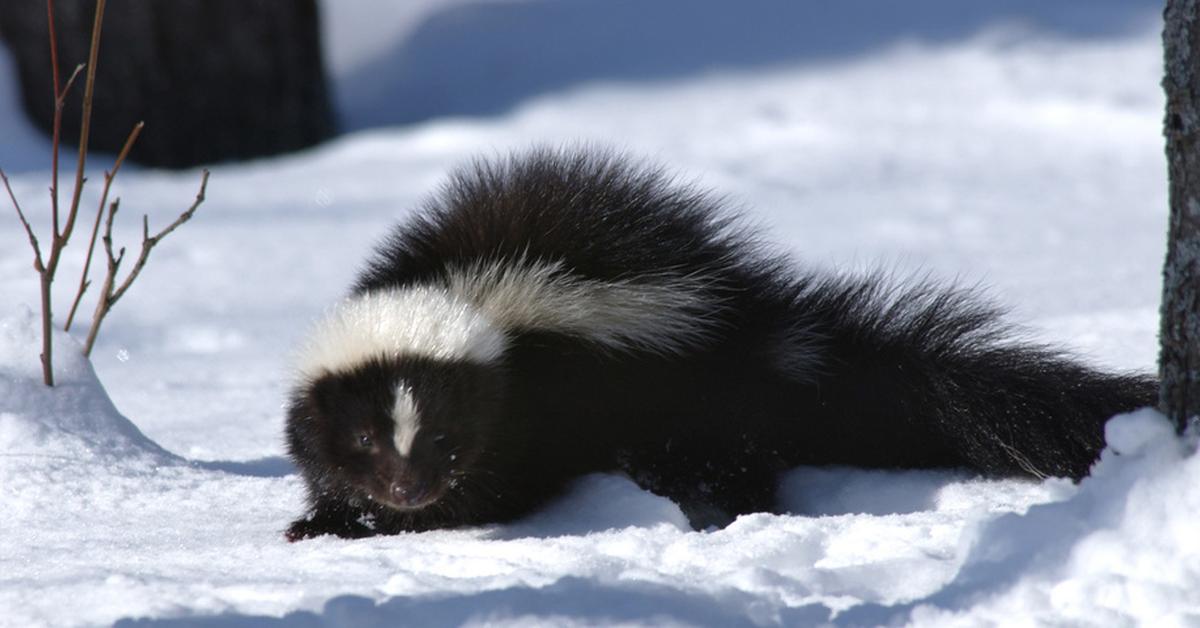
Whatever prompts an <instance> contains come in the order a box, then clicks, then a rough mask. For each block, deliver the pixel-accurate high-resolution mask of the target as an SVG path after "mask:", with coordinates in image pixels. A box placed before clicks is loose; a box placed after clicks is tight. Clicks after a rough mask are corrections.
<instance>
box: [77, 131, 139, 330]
mask: <svg viewBox="0 0 1200 628" xmlns="http://www.w3.org/2000/svg"><path fill="white" fill-rule="evenodd" d="M144 126H146V124H145V123H144V122H138V123H137V124H136V125H134V127H133V130H132V131H130V132H129V137H128V138H126V139H125V145H124V146H123V147H121V152H120V153H118V154H117V161H116V163H115V164H113V169H112V171H111V172H105V173H104V191H103V192H102V193H101V194H100V205H99V206H97V207H96V222H95V224H94V225H92V239H91V240H90V241H89V242H88V248H87V258H86V259H85V260H84V262H83V273H82V274H80V276H79V291H78V292H76V293H75V301H74V302H73V303H71V311H70V312H69V313H68V314H67V322H66V324H65V325H63V330H64V331H70V330H71V322H72V321H73V320H75V311H76V310H77V309H79V302H80V301H82V300H83V293H85V292H87V289H88V286H90V285H91V283H92V282H91V281H89V280H88V278H87V276H88V270H90V269H91V266H92V253H93V252H94V251H95V250H96V234H97V233H98V232H99V231H100V219H101V217H103V216H104V206H105V204H107V203H108V192H109V189H110V188H111V187H112V182H113V179H115V178H116V177H117V172H118V171H120V170H121V164H122V163H124V162H125V157H126V156H127V155H128V154H129V150H130V149H131V148H133V143H134V142H136V141H137V138H138V135H139V134H141V132H142V127H144Z"/></svg>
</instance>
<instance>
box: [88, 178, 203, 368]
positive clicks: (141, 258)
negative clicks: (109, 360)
mask: <svg viewBox="0 0 1200 628" xmlns="http://www.w3.org/2000/svg"><path fill="white" fill-rule="evenodd" d="M207 188H208V170H205V171H204V172H203V173H202V174H201V176H200V190H199V191H198V192H197V193H196V200H194V201H192V204H191V206H190V207H188V208H187V210H186V211H184V212H183V213H182V214H180V215H179V217H178V218H176V219H175V221H174V222H172V223H171V224H169V225H167V226H166V228H164V229H163V230H162V231H159V232H158V233H156V234H154V235H153V236H152V235H150V218H149V217H148V216H144V215H143V216H142V249H141V251H140V252H139V253H138V258H137V260H136V261H135V262H134V263H133V268H131V269H130V271H129V275H128V276H126V277H125V280H124V281H122V282H121V285H120V286H118V287H117V288H115V289H114V288H113V286H114V285H115V284H116V277H117V269H118V268H119V267H120V265H121V261H122V260H123V259H124V258H125V249H124V248H122V249H121V250H120V252H119V253H118V254H117V255H116V256H114V255H113V250H112V223H113V217H114V216H115V215H116V213H117V203H118V201H113V204H112V206H111V207H110V209H109V212H108V220H107V221H106V222H105V225H104V237H103V243H104V252H105V255H106V256H107V257H108V272H107V273H106V275H105V277H104V287H103V288H102V289H101V291H100V296H99V299H98V300H97V301H96V311H95V313H94V314H93V315H92V328H91V329H90V330H89V331H88V337H87V341H86V342H85V343H84V345H83V354H84V355H85V356H86V355H91V353H92V346H93V345H94V344H95V342H96V336H97V335H98V334H99V333H100V324H101V323H103V322H104V317H105V316H106V315H108V312H109V310H111V309H112V307H113V305H115V304H116V303H117V301H118V300H120V298H121V297H122V296H124V295H125V292H126V291H127V290H129V286H131V285H133V281H134V280H135V279H137V277H138V274H140V273H141V272H142V268H143V267H144V266H145V265H146V260H148V259H149V258H150V251H151V250H153V249H154V245H156V244H158V243H159V242H160V241H161V240H162V239H163V238H165V237H167V235H168V234H170V233H171V232H172V231H174V230H175V229H176V228H178V227H179V225H182V224H183V223H185V222H187V221H188V220H190V219H191V218H192V215H193V214H195V213H196V210H197V209H198V208H199V207H200V204H201V203H203V202H204V193H205V190H206V189H207Z"/></svg>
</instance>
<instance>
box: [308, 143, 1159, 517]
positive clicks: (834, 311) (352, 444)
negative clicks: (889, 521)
mask: <svg viewBox="0 0 1200 628" xmlns="http://www.w3.org/2000/svg"><path fill="white" fill-rule="evenodd" d="M721 205H722V203H721V202H720V201H719V200H717V199H716V198H714V197H713V196H712V195H710V194H709V193H706V192H704V191H700V190H697V189H695V188H693V187H690V186H687V185H680V184H677V183H675V182H674V181H673V180H672V178H671V177H670V176H668V175H667V174H665V173H664V171H662V170H661V169H658V168H653V167H647V166H644V165H641V164H638V163H631V162H629V161H627V160H624V159H622V158H621V157H619V156H616V155H614V154H611V153H603V152H595V151H582V150H548V149H543V150H535V151H533V152H531V153H529V154H526V155H524V156H514V157H510V158H507V159H498V160H494V161H491V162H488V161H480V162H476V163H474V164H473V165H472V166H470V167H468V168H465V169H463V170H460V171H458V172H457V173H456V174H454V175H453V176H452V178H451V180H450V182H449V183H448V184H447V185H445V186H444V187H443V188H442V189H441V190H440V193H438V194H437V195H436V196H435V197H433V198H432V199H431V200H429V201H427V202H426V204H425V206H424V207H423V209H422V211H419V212H418V213H417V215H416V216H415V217H413V218H412V219H411V220H409V221H408V222H407V224H404V225H402V226H400V227H399V228H398V229H396V230H395V231H394V232H393V233H392V234H391V235H390V236H389V237H388V238H387V239H386V240H385V241H384V242H383V244H382V246H381V247H380V248H379V249H378V251H377V252H376V254H375V255H374V257H373V258H372V259H371V260H370V262H369V263H368V264H367V267H366V269H365V270H364V271H362V273H361V274H360V275H359V277H358V279H357V282H356V283H355V285H354V287H353V290H352V291H351V295H350V296H349V297H348V298H347V299H346V300H344V301H343V302H342V303H340V304H338V305H337V306H336V307H335V308H334V309H333V310H332V311H331V312H330V313H329V314H328V315H327V316H326V317H325V318H324V320H322V321H320V322H319V323H318V324H316V326H315V328H314V329H313V330H312V332H311V335H310V337H309V338H308V342H307V343H306V345H305V346H304V348H303V349H302V350H301V352H300V355H299V359H298V364H297V366H296V371H297V380H298V381H297V382H296V384H295V387H294V389H293V391H292V392H291V395H290V402H289V406H288V410H287V427H286V432H287V443H288V449H289V453H290V455H291V458H292V460H293V461H294V462H295V463H296V465H297V467H298V469H299V470H300V472H301V474H302V476H303V478H304V480H305V481H306V484H307V489H308V493H309V501H310V506H311V509H310V511H309V512H308V514H307V515H306V516H305V517H303V518H301V519H299V520H297V521H295V522H294V523H293V524H292V525H291V527H290V528H289V529H288V531H287V536H288V538H289V539H290V540H297V539H302V538H307V537H312V536H316V535H321V534H335V535H338V536H342V537H349V538H353V537H361V536H367V535H372V534H394V533H399V532H403V531H421V530H429V529H433V528H444V527H454V526H463V525H472V524H484V523H492V522H503V521H508V520H512V519H514V518H516V517H520V516H522V515H526V514H528V513H530V512H531V511H533V510H535V509H536V508H538V507H539V506H541V505H543V504H545V503H546V502H547V500H550V499H552V498H553V497H555V496H556V495H558V494H559V493H560V492H561V491H563V490H564V488H565V487H566V485H567V484H568V483H569V482H570V481H571V480H572V479H574V478H577V477H579V476H580V475H582V474H586V473H593V472H624V473H626V474H628V475H629V476H630V477H631V478H633V480H634V481H636V482H637V483H638V484H639V485H640V486H642V487H643V488H645V489H647V490H649V491H652V492H654V493H656V494H659V495H663V496H665V497H668V498H670V499H672V500H674V501H675V502H676V503H678V504H679V505H680V506H681V508H682V509H683V510H684V512H685V513H686V514H687V515H688V517H689V518H690V520H691V522H692V524H693V525H695V526H697V527H699V528H703V527H707V526H709V525H722V524H723V523H727V522H728V521H730V520H731V519H732V518H733V517H735V516H737V515H739V514H743V513H749V512H757V511H771V510H773V509H774V508H775V503H774V497H775V490H776V484H777V478H778V476H779V474H780V472H782V471H785V470H787V469H789V468H792V467H795V466H798V465H835V464H836V465H853V466H861V467H874V468H884V469H891V468H941V467H965V468H968V469H972V470H974V471H975V472H978V473H980V474H984V475H987V476H1033V477H1046V476H1067V477H1071V478H1079V477H1081V476H1083V475H1084V474H1086V473H1087V471H1088V468H1089V465H1090V464H1091V463H1092V462H1093V460H1094V459H1095V458H1096V456H1097V454H1098V452H1099V451H1100V449H1101V448H1102V446H1103V425H1104V422H1105V421H1106V420H1107V419H1108V418H1109V417H1111V416H1113V415H1114V414H1118V413H1121V412H1127V411H1130V410H1133V409H1135V408H1138V407H1141V406H1147V405H1152V404H1153V403H1154V400H1155V398H1156V383H1155V381H1154V379H1153V378H1152V377H1149V376H1134V375H1115V374H1106V373H1102V372H1098V371H1096V370H1093V369H1091V368H1089V367H1087V366H1084V365H1081V364H1078V363H1076V362H1074V361H1071V360H1070V359H1069V358H1067V357H1065V356H1064V355H1062V354H1061V353H1059V352H1057V351H1055V350H1052V349H1049V348H1045V347H1042V346H1037V345H1031V344H1028V343H1022V342H1020V341H1019V340H1017V339H1015V338H1014V334H1013V332H1012V331H1011V329H1010V328H1009V327H1007V326H1006V325H1005V324H1004V323H1002V322H1001V320H1000V318H999V312H998V310H997V309H996V308H994V307H993V306H991V305H989V304H988V303H986V302H984V301H983V300H981V299H980V298H978V297H977V296H974V295H973V294H972V293H970V292H969V291H966V290H962V289H957V288H954V287H949V288H945V287H938V286H935V285H932V284H931V283H929V282H923V283H912V282H909V283H907V284H905V283H903V282H901V283H898V284H897V283H895V282H889V281H886V280H884V279H883V278H882V277H881V276H880V275H871V276H865V277H849V276H841V275H834V274H830V273H822V272H811V271H804V270H797V269H795V268H794V265H793V264H792V263H791V262H790V261H789V260H787V259H785V258H784V257H782V256H779V255H775V254H770V253H767V252H766V251H765V249H764V246H763V245H761V244H760V242H759V241H758V240H757V239H756V235H755V234H754V233H753V232H752V231H751V230H749V229H747V228H745V227H743V226H742V224H741V223H740V222H739V220H738V218H737V216H735V215H734V214H733V213H731V212H729V211H727V210H725V209H724V208H723V207H722V206H721Z"/></svg>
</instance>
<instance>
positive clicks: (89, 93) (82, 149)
mask: <svg viewBox="0 0 1200 628" xmlns="http://www.w3.org/2000/svg"><path fill="white" fill-rule="evenodd" d="M104 4H105V0H97V1H96V17H95V19H94V20H93V21H92V46H91V50H89V51H88V62H87V81H85V82H84V87H83V119H82V121H81V123H80V129H79V162H78V164H77V165H76V167H75V191H74V193H73V194H72V196H71V208H70V209H69V210H68V211H67V222H66V224H65V225H63V230H62V233H61V234H60V235H59V237H58V239H60V240H62V242H63V245H65V244H66V241H67V240H68V239H69V238H70V237H71V230H72V229H74V227H75V217H76V216H78V215H79V199H80V196H81V195H82V194H83V182H84V178H83V171H84V168H85V167H86V165H87V150H88V137H89V136H90V134H91V129H92V97H93V95H94V94H95V92H96V65H97V63H98V59H99V57H100V32H101V29H102V27H103V24H104ZM61 248H62V246H61V245H60V246H59V247H58V249H57V250H61ZM54 252H55V251H52V252H51V256H50V257H51V260H50V268H51V272H53V268H54V267H55V266H56V264H57V262H58V256H57V255H54Z"/></svg>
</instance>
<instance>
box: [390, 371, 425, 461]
mask: <svg viewBox="0 0 1200 628" xmlns="http://www.w3.org/2000/svg"><path fill="white" fill-rule="evenodd" d="M392 420H393V421H395V423H396V427H395V430H394V431H393V433H392V442H393V443H395V445H396V451H398V452H399V453H400V455H401V456H408V455H409V454H410V453H412V446H413V440H415V439H416V438H417V432H419V431H421V415H420V413H419V412H417V404H416V401H415V400H414V399H413V394H412V389H411V388H409V387H408V386H407V385H405V384H399V385H398V386H396V403H395V404H394V405H393V407H392Z"/></svg>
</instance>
